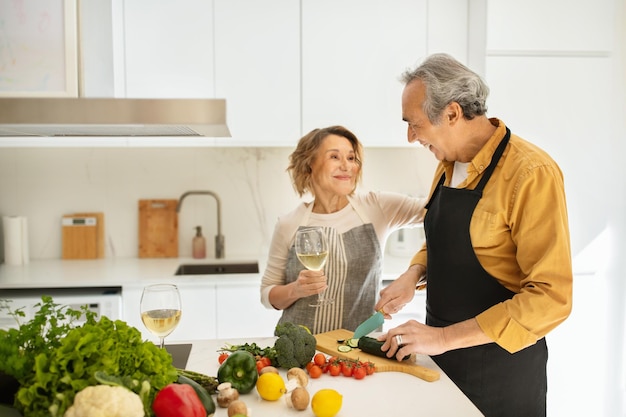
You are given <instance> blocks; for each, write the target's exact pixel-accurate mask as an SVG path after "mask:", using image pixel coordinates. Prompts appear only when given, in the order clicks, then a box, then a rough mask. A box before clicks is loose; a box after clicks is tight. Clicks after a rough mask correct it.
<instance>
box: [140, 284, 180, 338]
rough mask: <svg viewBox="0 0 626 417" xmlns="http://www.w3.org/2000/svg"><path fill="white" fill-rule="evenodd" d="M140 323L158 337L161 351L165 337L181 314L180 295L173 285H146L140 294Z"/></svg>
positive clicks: (176, 323) (175, 324)
mask: <svg viewBox="0 0 626 417" xmlns="http://www.w3.org/2000/svg"><path fill="white" fill-rule="evenodd" d="M140 310H141V321H143V324H144V325H145V326H146V328H147V329H148V330H150V332H151V333H152V334H154V335H156V336H158V337H159V341H160V343H159V346H160V348H161V349H163V345H164V344H165V336H167V335H169V334H170V333H172V331H173V330H174V329H175V328H176V326H177V325H178V322H179V321H180V316H181V314H182V307H181V302H180V293H179V292H178V287H177V286H176V285H174V284H154V285H148V286H147V287H145V288H144V289H143V293H142V294H141V307H140Z"/></svg>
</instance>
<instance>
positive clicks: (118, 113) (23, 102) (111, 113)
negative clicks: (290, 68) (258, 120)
mask: <svg viewBox="0 0 626 417" xmlns="http://www.w3.org/2000/svg"><path fill="white" fill-rule="evenodd" d="M0 136H208V137H225V136H230V132H229V130H228V127H227V126H226V100H224V99H131V98H65V97H63V98H0Z"/></svg>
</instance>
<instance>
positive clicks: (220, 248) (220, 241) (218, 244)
mask: <svg viewBox="0 0 626 417" xmlns="http://www.w3.org/2000/svg"><path fill="white" fill-rule="evenodd" d="M189 195H209V196H211V197H213V198H214V199H215V202H216V203H217V235H215V257H216V258H223V257H224V236H222V204H221V202H220V198H219V197H218V196H217V194H215V193H214V192H213V191H187V192H185V193H183V195H181V196H180V199H179V200H178V205H177V206H176V213H180V208H181V207H182V205H183V200H184V199H185V197H187V196H189Z"/></svg>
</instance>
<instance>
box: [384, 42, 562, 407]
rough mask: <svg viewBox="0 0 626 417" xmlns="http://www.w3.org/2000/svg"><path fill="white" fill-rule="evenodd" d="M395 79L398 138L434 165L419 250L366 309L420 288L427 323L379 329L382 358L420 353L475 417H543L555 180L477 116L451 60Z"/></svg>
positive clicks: (558, 242) (465, 78) (525, 147)
mask: <svg viewBox="0 0 626 417" xmlns="http://www.w3.org/2000/svg"><path fill="white" fill-rule="evenodd" d="M403 81H404V82H405V87H404V92H403V95H402V116H403V119H404V121H405V122H407V123H408V128H407V136H408V140H409V142H419V143H420V144H421V145H423V146H425V147H426V148H427V149H429V150H430V151H431V152H432V153H433V154H434V155H435V157H436V158H437V159H438V160H439V161H440V162H439V164H438V166H437V169H436V172H435V176H434V179H433V183H432V188H431V193H430V200H429V203H428V205H427V206H426V207H427V210H428V211H427V213H426V217H425V220H424V228H425V232H426V243H425V245H424V247H423V248H422V249H421V250H420V251H419V252H418V253H417V254H416V255H415V256H414V257H413V259H412V261H411V266H410V267H409V268H408V270H407V271H406V272H404V273H403V274H402V275H401V276H400V277H398V278H397V279H396V280H395V281H394V282H393V283H392V284H391V285H389V286H388V287H387V288H385V289H384V290H382V291H381V297H380V299H379V301H378V303H377V304H376V306H375V307H376V309H383V310H384V311H385V312H386V313H387V314H393V313H395V312H397V311H398V310H399V309H401V308H402V307H403V306H404V304H406V303H407V302H408V301H410V300H411V299H412V297H413V296H414V294H415V289H416V287H417V288H420V289H421V288H423V287H426V291H427V302H426V305H427V307H426V310H427V311H426V313H427V317H426V324H423V323H418V322H417V321H413V320H412V321H409V322H407V323H405V324H402V325H400V326H398V327H396V328H393V329H391V330H389V332H388V333H387V334H386V335H383V336H381V339H385V344H384V345H383V350H386V351H387V356H389V357H392V356H393V355H396V356H397V357H402V356H404V355H406V354H408V353H411V352H418V353H422V354H428V355H431V356H432V357H433V359H434V360H435V362H436V363H437V364H438V365H439V366H440V367H441V368H442V369H443V370H444V372H446V374H447V375H448V376H449V377H450V378H451V379H452V380H453V381H454V382H455V383H456V384H457V385H458V386H459V388H460V389H461V390H462V391H463V392H464V393H465V394H466V395H467V396H468V397H469V398H470V399H471V400H472V401H473V402H474V404H475V405H476V406H477V407H478V408H479V409H480V410H481V411H482V412H483V413H484V414H485V415H486V416H507V417H511V416H520V417H528V416H545V414H546V391H547V381H546V363H547V358H548V350H547V346H546V342H545V339H544V336H545V335H546V334H547V333H548V332H550V331H551V330H552V329H554V328H555V327H556V326H557V325H559V324H560V323H561V322H563V321H564V320H565V319H566V318H567V317H568V315H569V313H570V311H571V306H572V266H571V264H572V263H571V251H570V241H569V229H568V221H567V209H566V202H565V192H564V185H563V176H562V173H561V171H560V169H559V167H558V166H557V164H556V163H555V162H554V161H553V160H552V159H551V158H550V156H548V155H547V154H546V153H545V152H544V151H542V150H541V149H539V148H538V147H537V146H535V145H533V144H531V143H529V142H527V141H525V140H523V139H522V138H520V137H518V136H516V135H515V134H512V133H511V131H510V130H509V129H508V128H507V127H506V126H505V125H504V123H503V122H502V121H501V120H499V119H496V118H488V117H487V116H486V111H487V106H486V98H487V95H488V93H489V88H488V87H487V86H486V84H485V83H484V82H483V80H482V79H481V78H480V76H478V75H477V74H476V73H474V72H473V71H471V70H470V69H468V68H467V67H465V66H464V65H462V64H461V63H459V62H458V61H456V60H455V59H454V58H452V57H450V56H448V55H445V54H436V55H432V56H430V57H428V58H427V59H426V60H425V61H424V62H423V63H422V64H421V65H420V66H419V67H417V68H416V69H415V70H412V71H408V72H406V73H405V74H404V77H403Z"/></svg>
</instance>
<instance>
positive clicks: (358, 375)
mask: <svg viewBox="0 0 626 417" xmlns="http://www.w3.org/2000/svg"><path fill="white" fill-rule="evenodd" d="M366 375H367V370H366V369H365V368H364V367H363V366H361V365H357V366H355V367H354V371H353V372H352V376H353V377H354V378H355V379H363V378H365V376H366Z"/></svg>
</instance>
